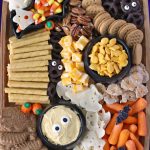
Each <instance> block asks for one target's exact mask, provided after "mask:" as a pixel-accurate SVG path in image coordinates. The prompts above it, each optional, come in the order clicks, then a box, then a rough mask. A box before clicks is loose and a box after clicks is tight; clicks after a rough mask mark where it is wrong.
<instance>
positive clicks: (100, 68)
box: [89, 38, 128, 78]
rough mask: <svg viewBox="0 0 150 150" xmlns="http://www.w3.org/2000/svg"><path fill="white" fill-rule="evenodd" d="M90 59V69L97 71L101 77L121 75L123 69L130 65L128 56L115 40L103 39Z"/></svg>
mask: <svg viewBox="0 0 150 150" xmlns="http://www.w3.org/2000/svg"><path fill="white" fill-rule="evenodd" d="M89 57H90V63H91V65H90V68H91V69H92V70H94V71H97V72H98V74H99V75H100V76H109V77H110V78H111V77H112V76H113V75H115V74H119V73H120V71H121V70H122V68H124V67H126V66H127V64H128V55H127V54H126V51H125V50H124V49H123V47H122V45H120V44H118V43H117V41H116V39H115V38H113V39H110V40H109V39H108V38H102V39H101V41H100V42H98V43H96V44H95V45H94V46H93V48H92V51H91V54H90V55H89Z"/></svg>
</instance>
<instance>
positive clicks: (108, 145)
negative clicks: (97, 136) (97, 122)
mask: <svg viewBox="0 0 150 150" xmlns="http://www.w3.org/2000/svg"><path fill="white" fill-rule="evenodd" d="M104 140H105V146H104V148H103V150H110V144H109V142H108V140H107V139H104Z"/></svg>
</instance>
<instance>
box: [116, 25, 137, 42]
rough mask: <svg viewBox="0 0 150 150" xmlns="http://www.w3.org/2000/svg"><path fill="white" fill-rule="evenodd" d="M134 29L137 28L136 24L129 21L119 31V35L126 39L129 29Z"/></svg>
mask: <svg viewBox="0 0 150 150" xmlns="http://www.w3.org/2000/svg"><path fill="white" fill-rule="evenodd" d="M133 29H136V26H135V25H134V24H133V23H127V24H125V25H123V26H122V27H121V28H120V29H119V31H118V36H119V38H120V39H124V37H125V34H126V33H127V32H128V31H131V30H133Z"/></svg>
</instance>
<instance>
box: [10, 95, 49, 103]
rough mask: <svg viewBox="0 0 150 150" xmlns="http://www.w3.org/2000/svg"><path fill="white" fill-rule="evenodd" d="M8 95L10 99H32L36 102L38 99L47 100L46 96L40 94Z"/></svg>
mask: <svg viewBox="0 0 150 150" xmlns="http://www.w3.org/2000/svg"><path fill="white" fill-rule="evenodd" d="M8 97H9V98H10V99H19V100H33V101H35V102H36V100H39V101H48V100H49V98H48V96H41V95H28V94H27V95H25V94H11V93H10V94H8Z"/></svg>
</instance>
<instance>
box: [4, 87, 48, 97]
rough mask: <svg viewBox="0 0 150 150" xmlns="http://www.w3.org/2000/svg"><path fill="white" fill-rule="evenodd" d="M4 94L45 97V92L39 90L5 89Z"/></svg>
mask: <svg viewBox="0 0 150 150" xmlns="http://www.w3.org/2000/svg"><path fill="white" fill-rule="evenodd" d="M5 93H14V94H31V95H45V96H47V91H46V90H40V89H22V88H21V89H20V88H5Z"/></svg>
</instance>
